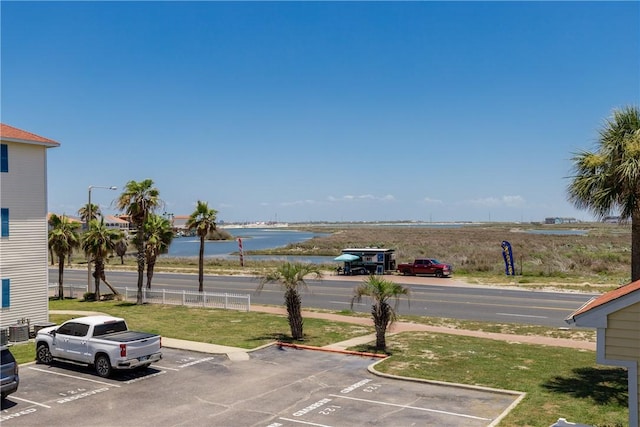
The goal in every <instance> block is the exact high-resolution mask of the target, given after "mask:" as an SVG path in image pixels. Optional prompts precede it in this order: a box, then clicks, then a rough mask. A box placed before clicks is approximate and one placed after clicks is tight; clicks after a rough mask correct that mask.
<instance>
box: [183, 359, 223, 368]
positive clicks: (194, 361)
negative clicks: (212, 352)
mask: <svg viewBox="0 0 640 427" xmlns="http://www.w3.org/2000/svg"><path fill="white" fill-rule="evenodd" d="M213 359H214V358H213V357H204V358H202V359H197V360H193V361H191V362H187V363H184V364H182V365H178V368H186V367H188V366H193V365H197V364H198V363H202V362H208V361H209V360H213Z"/></svg>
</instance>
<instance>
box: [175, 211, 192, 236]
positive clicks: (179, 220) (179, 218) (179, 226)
mask: <svg viewBox="0 0 640 427" xmlns="http://www.w3.org/2000/svg"><path fill="white" fill-rule="evenodd" d="M172 218H173V231H176V232H178V231H182V232H185V231H187V221H188V220H189V215H173V217H172Z"/></svg>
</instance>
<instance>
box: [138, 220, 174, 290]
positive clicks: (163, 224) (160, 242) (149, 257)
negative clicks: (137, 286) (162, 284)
mask: <svg viewBox="0 0 640 427" xmlns="http://www.w3.org/2000/svg"><path fill="white" fill-rule="evenodd" d="M144 232H145V234H146V236H147V241H146V243H145V256H146V261H147V289H151V279H153V269H154V267H155V265H156V258H157V257H158V255H160V254H162V253H166V252H167V250H168V249H169V245H170V244H171V241H172V240H173V228H172V227H171V222H169V220H168V219H166V218H163V217H161V216H160V215H155V214H151V215H149V218H148V219H147V222H146V224H145V225H144Z"/></svg>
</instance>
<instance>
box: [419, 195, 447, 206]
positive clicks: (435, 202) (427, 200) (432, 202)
mask: <svg viewBox="0 0 640 427" xmlns="http://www.w3.org/2000/svg"><path fill="white" fill-rule="evenodd" d="M422 201H423V202H425V203H426V204H428V205H441V204H442V203H443V202H442V200H438V199H432V198H430V197H425V198H424V199H423V200H422Z"/></svg>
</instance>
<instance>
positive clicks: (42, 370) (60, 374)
mask: <svg viewBox="0 0 640 427" xmlns="http://www.w3.org/2000/svg"><path fill="white" fill-rule="evenodd" d="M29 369H31V370H34V371H38V372H44V373H45V374H52V375H59V376H61V377H68V378H75V379H77V380H82V381H89V382H92V383H97V384H102V385H108V386H109V387H120V386H119V385H118V384H112V383H106V382H104V381H98V380H92V379H90V378H82V377H78V376H75V375H67V374H63V373H61V372H53V371H48V370H46V369H39V368H32V367H29Z"/></svg>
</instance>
